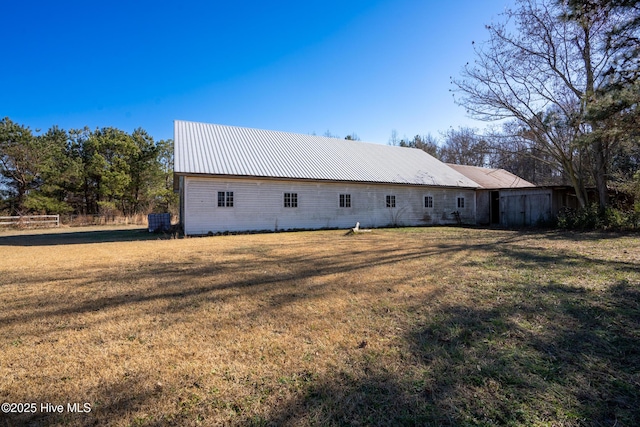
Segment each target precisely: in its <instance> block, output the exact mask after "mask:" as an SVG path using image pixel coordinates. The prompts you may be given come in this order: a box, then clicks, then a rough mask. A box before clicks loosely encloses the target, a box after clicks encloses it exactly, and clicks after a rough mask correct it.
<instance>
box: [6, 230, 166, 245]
mask: <svg viewBox="0 0 640 427" xmlns="http://www.w3.org/2000/svg"><path fill="white" fill-rule="evenodd" d="M171 238H172V236H171V234H168V233H149V231H148V230H147V229H146V228H139V229H127V230H117V229H116V230H113V229H112V230H98V231H96V230H93V231H71V232H62V233H60V232H53V233H52V232H48V233H38V234H16V235H10V236H1V235H0V246H59V245H78V244H87V243H108V242H139V241H146V240H168V239H171Z"/></svg>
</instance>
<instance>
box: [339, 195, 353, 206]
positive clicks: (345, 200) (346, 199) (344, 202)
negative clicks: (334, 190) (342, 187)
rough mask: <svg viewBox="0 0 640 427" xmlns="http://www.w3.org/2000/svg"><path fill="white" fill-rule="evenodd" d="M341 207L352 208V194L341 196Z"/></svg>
mask: <svg viewBox="0 0 640 427" xmlns="http://www.w3.org/2000/svg"><path fill="white" fill-rule="evenodd" d="M340 207H341V208H350V207H351V194H341V195H340Z"/></svg>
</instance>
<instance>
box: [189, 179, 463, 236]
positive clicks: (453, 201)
mask: <svg viewBox="0 0 640 427" xmlns="http://www.w3.org/2000/svg"><path fill="white" fill-rule="evenodd" d="M184 184H185V185H184V190H185V194H184V210H183V212H184V217H183V224H184V227H185V233H186V234H190V235H199V234H207V233H209V232H212V233H217V232H224V231H250V230H288V229H321V228H350V227H353V226H355V224H356V222H360V226H361V227H363V228H365V227H383V226H389V225H402V226H412V225H430V224H434V225H435V224H454V223H456V218H455V216H454V215H453V212H454V211H459V212H460V216H461V219H462V221H463V222H464V223H470V224H473V223H475V192H474V191H473V190H470V189H466V190H465V189H456V188H442V187H427V186H416V185H413V186H410V185H387V184H363V183H333V182H313V181H296V180H269V179H249V178H247V179H243V178H214V177H211V178H208V177H207V178H205V177H185V182H184ZM218 191H225V192H227V191H232V192H233V199H234V206H233V207H218V197H217V196H218ZM284 193H297V195H298V207H297V208H285V207H284ZM340 194H350V195H351V207H350V208H341V207H339V195H340ZM387 195H394V196H395V200H396V207H395V208H387V207H386V196H387ZM425 196H432V197H433V208H425V207H424V197H425ZM458 197H464V198H465V207H464V209H458V208H457V198H458Z"/></svg>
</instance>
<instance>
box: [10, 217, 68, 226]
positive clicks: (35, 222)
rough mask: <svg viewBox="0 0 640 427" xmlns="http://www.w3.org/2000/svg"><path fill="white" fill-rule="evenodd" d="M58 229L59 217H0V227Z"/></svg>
mask: <svg viewBox="0 0 640 427" xmlns="http://www.w3.org/2000/svg"><path fill="white" fill-rule="evenodd" d="M4 226H13V227H18V228H22V227H24V228H35V227H60V215H24V216H0V227H4Z"/></svg>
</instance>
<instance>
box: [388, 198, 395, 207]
mask: <svg viewBox="0 0 640 427" xmlns="http://www.w3.org/2000/svg"><path fill="white" fill-rule="evenodd" d="M387 207H388V208H395V207H396V196H394V195H387Z"/></svg>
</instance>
